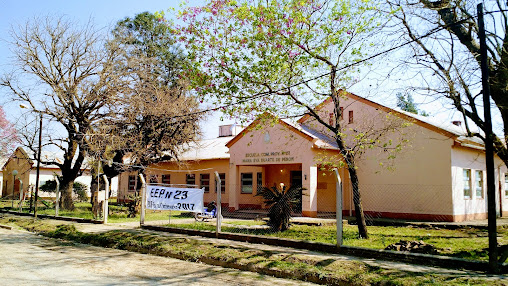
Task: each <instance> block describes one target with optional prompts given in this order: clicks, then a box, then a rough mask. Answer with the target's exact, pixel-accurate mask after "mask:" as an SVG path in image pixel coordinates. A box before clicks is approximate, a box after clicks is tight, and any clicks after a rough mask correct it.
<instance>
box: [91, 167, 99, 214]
mask: <svg viewBox="0 0 508 286" xmlns="http://www.w3.org/2000/svg"><path fill="white" fill-rule="evenodd" d="M98 191H99V186H98V184H97V175H96V174H92V181H91V182H90V204H92V210H94V209H95V208H94V207H95V204H96V203H97V193H98Z"/></svg>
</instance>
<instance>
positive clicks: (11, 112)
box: [0, 0, 500, 138]
mask: <svg viewBox="0 0 508 286" xmlns="http://www.w3.org/2000/svg"><path fill="white" fill-rule="evenodd" d="M189 2H190V3H191V4H195V3H200V2H202V1H200V0H191V1H189ZM179 3H180V1H179V0H178V1H177V0H175V1H163V0H102V1H97V0H87V1H84V0H83V1H77V0H67V1H64V0H38V1H36V0H32V1H28V0H19V1H16V0H0V74H3V73H5V72H7V71H10V69H11V60H10V51H9V47H8V43H7V42H6V41H7V40H9V30H10V29H11V25H14V26H16V25H17V24H23V23H25V22H26V21H27V20H29V19H31V18H33V17H37V16H42V17H44V16H46V15H55V16H62V15H63V16H66V17H68V18H69V19H71V20H73V21H77V22H78V23H86V22H87V21H88V20H89V19H91V20H92V22H93V23H95V25H96V27H106V28H107V27H112V26H114V25H115V24H116V22H117V21H118V20H121V19H123V18H125V17H127V16H131V17H132V16H134V15H135V14H137V13H140V12H144V11H150V12H156V11H167V9H168V8H170V7H173V8H176V9H178V7H179ZM166 17H167V18H171V17H173V15H172V14H171V13H166ZM6 92H7V91H6V90H3V89H0V105H2V106H3V107H4V110H5V111H6V113H7V115H8V116H9V117H10V118H11V119H12V120H13V121H16V120H15V118H17V117H19V115H20V114H21V109H20V108H19V107H18V105H17V104H15V103H12V102H11V101H10V100H9V97H8V94H7V93H6ZM359 95H363V96H365V94H363V93H361V94H359ZM388 95H389V94H388ZM415 100H418V99H415ZM375 101H378V102H383V103H384V104H387V105H388V106H394V96H391V97H390V100H388V101H387V100H379V99H378V100H375ZM388 102H390V103H388ZM434 105H435V106H423V108H424V109H425V110H426V111H428V112H430V113H431V114H432V115H434V116H436V117H439V118H441V120H442V121H444V122H446V121H448V122H449V121H451V120H452V117H454V118H456V119H457V118H458V119H459V120H460V119H461V117H460V116H459V115H458V114H457V112H454V111H453V110H450V109H445V110H442V107H441V104H436V103H434ZM436 105H437V107H436ZM439 109H441V113H440V114H438V113H439V112H436V110H439ZM219 117H220V115H219V114H215V115H212V116H210V117H209V119H208V120H207V121H206V122H204V123H203V124H202V126H203V128H202V130H203V137H204V138H213V137H217V135H218V125H220V124H228V123H232V122H231V121H225V122H220V120H219ZM496 117H497V116H496V115H495V118H494V123H496V120H497V121H499V122H500V120H499V119H497V118H496ZM494 125H496V124H494ZM497 127H498V128H499V126H497ZM494 128H496V126H494Z"/></svg>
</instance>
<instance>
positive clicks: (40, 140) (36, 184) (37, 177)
mask: <svg viewBox="0 0 508 286" xmlns="http://www.w3.org/2000/svg"><path fill="white" fill-rule="evenodd" d="M39 119H40V121H39V150H37V173H36V175H35V201H34V218H36V219H37V199H38V197H39V176H40V170H41V149H42V112H39Z"/></svg>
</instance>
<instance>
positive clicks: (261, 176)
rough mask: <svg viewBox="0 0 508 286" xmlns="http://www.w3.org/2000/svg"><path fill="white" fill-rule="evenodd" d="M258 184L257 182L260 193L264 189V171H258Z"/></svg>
mask: <svg viewBox="0 0 508 286" xmlns="http://www.w3.org/2000/svg"><path fill="white" fill-rule="evenodd" d="M256 184H257V190H258V194H259V193H260V192H261V191H262V190H263V173H261V172H258V173H257V174H256Z"/></svg>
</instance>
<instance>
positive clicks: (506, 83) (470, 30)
mask: <svg viewBox="0 0 508 286" xmlns="http://www.w3.org/2000/svg"><path fill="white" fill-rule="evenodd" d="M389 4H390V5H391V7H393V8H395V9H397V13H395V14H394V15H395V17H396V19H398V21H399V24H400V28H401V32H402V33H403V34H404V35H405V37H404V40H409V41H412V42H413V44H412V45H411V49H410V54H409V55H408V57H407V58H406V59H405V61H404V72H407V73H408V74H413V75H416V76H417V78H418V79H420V85H416V86H414V87H413V88H414V89H416V90H419V91H421V92H422V93H425V94H431V95H434V96H436V97H438V98H445V99H447V100H449V102H451V104H452V105H453V107H454V108H455V109H456V110H457V111H459V112H460V113H461V114H462V115H463V117H464V122H465V126H466V128H467V132H468V133H469V135H470V136H476V137H479V138H481V139H484V136H485V135H484V134H485V132H480V130H477V129H476V130H475V128H473V127H472V126H470V124H468V123H469V122H473V123H474V124H475V125H476V126H478V127H479V128H480V129H481V130H483V131H484V130H485V127H484V119H483V111H482V108H481V107H482V106H483V103H482V98H481V97H480V96H479V95H480V94H481V73H480V45H479V42H478V32H479V28H478V26H477V18H476V4H475V3H473V2H471V1H464V0H440V1H428V0H420V1H406V0H401V1H389ZM485 5H486V7H485V8H486V9H487V10H488V11H487V13H486V25H487V27H486V30H487V45H488V66H489V80H490V82H489V84H490V90H491V96H492V101H493V104H494V105H493V106H492V107H491V108H494V111H496V110H497V111H498V112H499V113H500V114H501V118H502V122H499V121H498V122H497V123H498V124H501V125H502V128H503V132H504V138H499V137H497V136H494V138H493V139H494V151H495V152H496V153H497V155H498V156H499V157H500V158H501V159H502V160H503V161H504V162H505V164H506V165H508V148H507V143H508V128H507V126H508V65H507V63H508V51H507V47H508V34H507V33H506V31H507V29H508V13H507V12H506V9H507V3H506V2H502V1H490V2H486V3H485ZM413 83H414V81H413ZM494 123H496V121H494Z"/></svg>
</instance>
